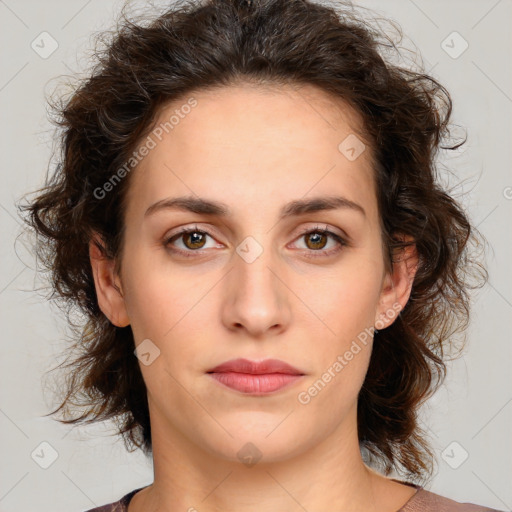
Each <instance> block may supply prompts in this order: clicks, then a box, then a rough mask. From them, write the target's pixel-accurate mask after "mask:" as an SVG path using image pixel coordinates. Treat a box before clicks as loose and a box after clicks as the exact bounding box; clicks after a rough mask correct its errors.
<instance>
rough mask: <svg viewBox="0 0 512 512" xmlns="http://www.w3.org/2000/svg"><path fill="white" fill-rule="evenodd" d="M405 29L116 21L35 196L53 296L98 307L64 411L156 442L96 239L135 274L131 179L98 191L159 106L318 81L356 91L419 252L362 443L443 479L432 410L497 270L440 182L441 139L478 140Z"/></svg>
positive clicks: (298, 9) (289, 4) (77, 348)
mask: <svg viewBox="0 0 512 512" xmlns="http://www.w3.org/2000/svg"><path fill="white" fill-rule="evenodd" d="M144 19H145V20H146V21H147V22H146V23H145V22H144V21H143V20H144ZM391 26H392V27H393V28H394V29H395V31H397V32H398V33H399V34H400V40H399V41H398V42H397V41H394V40H393V39H392V37H390V36H389V35H388V34H386V33H385V32H384V31H383V30H382V29H381V28H380V27H379V28H376V27H375V26H374V25H373V24H372V23H370V22H369V21H368V19H364V18H363V17H361V16H359V15H356V12H355V11H354V9H353V8H352V7H350V6H346V5H343V4H341V3H337V4H336V5H333V6H327V5H320V4H319V3H314V2H313V1H311V0H248V1H245V2H243V1H241V0H204V1H193V0H183V1H181V2H179V3H174V4H173V6H172V8H169V9H168V10H167V11H165V12H163V13H160V14H158V15H157V16H156V17H154V18H153V19H150V18H149V17H148V16H146V17H145V18H144V17H142V18H141V20H137V21H133V19H132V20H130V19H129V18H128V17H127V16H126V14H125V12H124V8H123V10H122V12H121V16H120V21H119V22H118V25H117V27H116V29H115V30H112V31H110V32H104V33H103V34H102V35H103V36H104V35H107V36H108V37H110V36H111V37H110V39H108V37H107V42H106V43H105V44H104V45H103V47H100V46H101V45H99V46H98V47H96V49H95V53H94V55H95V56H96V59H97V61H96V62H97V64H96V66H95V67H94V69H93V70H92V71H91V73H90V76H88V77H87V79H86V80H82V81H81V83H80V86H79V87H78V88H77V89H76V90H75V91H74V92H73V93H72V94H71V96H70V98H69V99H67V100H66V99H64V98H63V97H62V98H61V100H60V102H58V103H57V104H56V105H53V108H54V110H55V111H56V113H57V117H56V120H55V122H56V124H57V130H60V139H59V144H60V148H61V154H60V157H59V160H58V162H57V165H56V167H55V169H54V171H53V173H52V174H51V175H50V172H48V175H47V177H46V182H45V184H44V188H42V189H40V190H38V191H37V194H38V195H37V197H36V198H35V199H34V200H32V201H30V202H29V203H27V204H26V205H24V206H20V209H21V210H23V211H28V212H29V215H27V217H26V219H25V222H26V223H27V224H28V225H29V226H30V227H31V229H32V230H34V231H35V233H36V234H37V243H36V244H35V248H36V251H37V254H38V256H39V259H40V261H41V263H42V266H43V268H44V269H45V270H46V271H47V272H49V273H50V275H51V280H50V281H51V287H52V294H51V299H56V300H58V302H59V305H64V306H65V307H66V308H67V313H68V320H69V321H70V323H71V324H72V322H71V320H70V315H71V313H72V312H73V311H74V310H78V311H79V313H80V314H81V315H82V316H81V319H82V322H78V323H77V324H76V325H74V324H73V325H74V333H75V335H76V336H75V338H74V339H73V340H72V341H74V344H73V346H72V347H71V349H72V350H73V354H74V356H73V358H72V359H71V361H70V362H67V364H66V365H65V366H64V368H65V369H70V370H71V371H68V372H67V374H66V377H65V378H66V386H65V388H64V389H65V393H64V396H63V399H62V400H61V403H60V405H59V407H58V408H57V409H55V410H54V411H52V412H51V413H50V414H57V413H59V412H60V413H63V416H64V419H62V420H59V421H62V422H63V423H78V422H86V423H89V422H94V421H100V420H106V419H113V420H114V421H115V422H116V425H117V427H118V433H119V434H121V435H122V437H123V439H124V441H125V445H126V447H127V449H128V450H130V451H133V450H135V449H136V448H141V449H142V450H143V451H144V453H145V454H146V455H148V454H150V453H151V451H152V444H151V428H150V421H149V410H148V402H147V395H146V387H145V384H144V380H143V378H142V374H141V371H140V368H139V363H138V359H137V358H136V357H135V356H134V347H135V345H134V339H133V335H132V331H131V327H130V326H127V327H122V328H120V327H116V326H114V325H113V324H112V323H110V321H109V320H108V319H107V318H106V316H105V315H104V314H103V312H102V311H101V310H100V308H99V306H98V302H97V296H96V291H95V285H94V280H93V275H92V271H91V263H90V259H89V248H88V245H89V241H90V240H91V236H92V234H93V233H99V234H100V235H101V236H102V238H103V240H104V241H105V246H104V247H102V246H100V249H101V250H102V251H103V253H104V254H105V255H106V256H107V257H108V258H113V259H115V261H116V264H117V269H118V271H119V269H120V262H121V259H122V248H123V229H124V221H123V212H124V211H125V206H126V204H125V202H126V192H127V190H128V188H129V186H130V181H131V180H130V176H131V175H128V176H126V177H125V178H123V179H122V180H120V181H119V183H117V184H116V185H115V186H113V187H112V190H111V191H110V192H109V193H108V194H105V195H104V197H103V195H100V194H98V190H99V189H101V188H102V187H103V186H104V184H105V183H106V182H107V181H108V180H109V178H110V177H112V176H113V174H114V173H115V171H116V170H119V169H120V168H121V167H122V166H123V164H124V163H125V162H126V161H127V160H128V159H129V158H130V156H131V155H132V154H133V151H134V150H135V148H137V146H138V144H139V143H140V141H141V140H142V138H143V137H144V136H145V135H146V134H147V133H148V132H149V131H150V130H151V129H152V126H153V124H154V122H155V119H156V116H157V114H158V112H159V109H160V108H161V107H162V106H163V105H164V104H166V103H168V102H170V101H174V100H176V99H177V98H180V97H183V96H185V95H189V94H190V93H191V92H194V91H200V90H205V89H207V88H213V87H229V86H232V85H237V84H240V83H255V84H257V85H261V86H264V85H266V84H269V85H277V86H279V85H286V84H295V85H301V84H307V85H314V86H316V87H317V88H319V89H320V90H322V91H324V92H325V93H327V94H329V95H333V96H334V97H336V98H340V99H344V100H345V101H346V102H348V103H349V104H350V105H351V106H352V107H353V108H354V109H355V110H356V111H357V112H358V113H359V114H360V116H361V118H362V120H363V127H364V134H363V136H364V138H365V141H367V142H368V144H369V145H370V147H371V148H372V149H373V152H374V171H375V180H376V183H377V191H378V197H377V201H378V209H379V214H380V222H381V232H382V242H383V246H384V247H385V249H386V251H385V259H386V268H387V269H388V270H391V269H392V265H393V258H394V257H395V255H396V254H398V253H399V252H400V250H401V249H402V248H403V247H405V246H407V245H411V244H412V243H414V244H415V245H416V248H417V252H418V256H419V266H418V270H417V273H416V275H415V279H414V283H413V286H412V291H411V295H410V298H409V301H408V303H407V305H406V307H405V308H404V309H403V310H402V311H401V313H400V315H399V316H398V317H397V318H396V320H395V321H394V322H393V323H392V324H391V325H390V326H389V327H387V328H386V329H384V330H382V331H379V332H376V333H375V343H374V346H373V351H372V355H371V361H370V365H369V369H368V372H367V375H366V379H365V381H364V384H363V386H362V389H361V391H360V394H359V397H358V416H357V417H358V432H359V440H360V446H361V449H362V450H364V451H366V454H367V456H368V458H369V460H368V462H369V463H370V464H374V465H379V466H381V469H382V470H383V471H384V472H385V473H386V474H389V473H390V472H391V471H392V470H396V471H398V472H399V473H405V474H406V475H407V476H408V477H410V478H411V479H413V480H418V479H423V478H424V477H425V475H428V476H429V477H430V476H431V475H432V462H433V459H434V457H433V453H432V451H431V448H430V446H429V443H428V441H427V439H426V432H425V430H423V429H422V428H421V426H420V423H419V421H418V410H419V407H420V405H421V404H422V403H423V402H424V401H425V400H426V399H427V398H429V397H430V396H431V395H432V394H433V393H434V392H435V391H436V390H437V388H438V387H439V386H440V385H441V383H442V381H443V380H444V378H445V376H446V366H445V362H446V358H447V354H448V352H449V350H448V349H451V348H453V346H454V339H455V338H454V335H455V334H463V331H465V330H466V327H467V325H468V322H469V306H470V296H469V293H468V291H469V290H470V289H472V288H476V287H481V286H483V285H484V284H485V282H486V281H487V279H488V273H487V270H486V269H485V266H484V265H482V263H481V262H480V261H479V260H478V258H477V257H476V255H475V254H474V253H473V252H471V251H469V248H470V245H471V244H474V245H475V247H480V246H481V244H480V241H484V242H485V239H484V238H483V236H482V235H481V234H480V233H479V232H478V231H477V230H476V228H475V227H474V226H472V224H471V223H470V221H469V218H468V215H467V214H466V213H465V211H464V209H463V208H462V206H461V205H460V204H459V203H458V202H457V201H456V200H455V199H454V197H453V196H452V195H450V194H449V193H448V192H447V191H446V190H444V189H443V187H442V186H441V185H440V183H439V176H438V169H439V164H438V163H437V155H438V152H439V149H456V148H458V147H459V146H460V145H462V144H463V143H464V142H465V141H464V140H462V141H460V140H459V142H457V143H456V142H453V140H452V142H451V143H449V139H451V138H452V137H451V135H450V129H449V120H450V117H451V112H452V100H451V97H450V95H449V93H448V91H447V90H446V89H445V88H444V87H443V86H442V85H441V84H440V83H439V82H438V81H436V80H435V79H434V78H432V77H431V76H429V75H428V74H427V73H426V72H425V71H424V69H423V67H420V69H418V70H412V69H407V68H406V67H403V66H399V65H398V64H396V63H395V64H393V63H391V57H386V55H389V56H392V55H393V54H398V53H399V51H400V47H399V45H398V44H399V42H400V41H401V40H402V39H401V31H400V28H399V27H397V26H396V25H395V24H391ZM443 144H445V145H443ZM396 233H404V234H406V235H410V236H411V237H412V238H413V241H412V242H405V241H404V240H403V239H402V240H400V239H399V238H397V237H396V236H394V235H395V234H396ZM472 278H476V280H475V283H473V284H472V282H471V280H472ZM84 315H85V318H84ZM76 352H77V353H76ZM62 366H63V365H59V367H62ZM74 407H80V408H81V412H80V413H79V412H77V411H76V410H74Z"/></svg>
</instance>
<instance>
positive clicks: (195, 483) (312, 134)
mask: <svg viewBox="0 0 512 512" xmlns="http://www.w3.org/2000/svg"><path fill="white" fill-rule="evenodd" d="M193 96H194V98H195V99H196V100H197V106H196V107H195V108H193V109H192V110H191V112H190V113H189V114H188V115H186V116H184V119H181V120H180V122H179V124H177V125H176V126H174V129H173V130H172V131H170V132H169V134H167V135H166V136H165V137H164V138H163V139H162V141H161V142H159V143H158V144H157V146H156V147H155V148H153V149H152V150H151V151H150V152H149V154H148V155H147V156H146V157H145V158H144V159H143V160H142V161H141V163H140V164H139V165H138V167H137V168H136V170H134V171H132V172H133V174H132V175H131V176H130V179H131V183H130V187H129V194H128V203H127V209H126V211H125V225H126V234H125V240H124V247H123V256H122V262H121V263H122V265H121V272H120V274H119V275H118V274H117V273H116V272H115V270H114V262H113V261H111V260H108V259H105V258H104V257H103V256H102V254H101V253H100V251H99V250H98V249H97V248H96V246H95V245H94V244H93V243H92V242H91V244H90V256H91V264H92V268H93V273H94V279H95V284H96V290H97V295H98V302H99V305H100V307H101V309H102V311H103V312H104V313H105V315H106V316H107V317H108V318H109V319H110V321H111V322H112V323H113V324H114V325H117V326H119V327H124V326H126V325H131V327H132V330H133V333H134V338H135V343H136V344H137V345H139V344H140V343H141V342H142V341H143V340H145V339H150V340H151V342H152V343H154V345H156V346H157V347H158V349H159V350H160V355H159V356H158V357H157V358H156V359H155V360H154V361H153V362H152V363H151V364H150V365H147V366H146V365H143V364H140V367H141V371H142V373H143V377H144V380H145V382H146V386H147V389H148V401H149V409H150V415H151V431H152V438H153V452H154V483H153V485H151V486H149V487H147V488H145V489H144V490H142V491H140V492H139V493H137V494H136V495H135V497H134V498H133V499H132V501H131V503H130V505H129V512H139V511H143V510H144V511H146V512H148V511H157V510H159V511H163V510H165V511H167V512H171V511H172V512H174V511H190V512H192V511H194V510H198V511H200V512H213V511H222V512H232V511H235V510H236V511H244V512H256V511H258V512H260V511H262V510H267V511H277V510H279V511H280V512H295V511H301V512H302V511H303V510H304V509H306V510H308V512H320V511H325V510H340V511H341V510H344V511H349V510H350V511H365V512H368V511H375V512H396V511H397V510H398V509H399V508H400V507H402V506H403V505H404V504H405V503H406V502H407V501H408V500H409V499H410V498H411V496H412V495H413V494H414V493H415V489H414V488H413V487H410V486H406V485H403V484H400V483H397V482H395V481H393V480H391V479H389V478H386V477H384V476H382V475H380V474H379V473H377V472H376V471H374V470H372V469H370V468H369V467H367V466H366V465H365V464H364V462H363V461H362V458H361V453H360V450H359V444H358V437H357V428H356V426H357V416H356V413H357V397H358V393H359V391H360V389H361V386H362V384H363V381H364V377H365V375H366V371H367V369H368V364H369V360H370V355H371V349H372V345H373V339H372V337H371V336H370V337H369V341H368V343H367V344H366V345H363V344H361V343H360V346H361V350H360V351H359V352H358V353H357V355H355V356H354V358H353V359H352V360H351V361H350V362H349V363H348V364H347V365H346V366H345V367H344V368H343V370H342V371H341V372H338V373H337V374H336V377H335V378H332V379H331V381H330V382H329V383H328V384H327V385H326V386H325V388H324V389H322V391H321V392H320V393H318V394H317V395H316V396H314V397H312V398H311V400H310V402H309V403H307V404H301V403H299V401H298V398H297V397H298V394H299V393H300V392H301V391H304V390H307V389H308V388H309V387H310V386H312V385H313V383H315V382H316V381H318V379H320V378H321V377H322V374H324V372H326V370H327V369H328V368H329V367H332V365H333V363H334V362H335V361H336V360H337V357H338V356H339V355H343V354H344V353H345V352H346V351H347V350H348V349H349V348H350V346H351V344H352V342H353V341H354V340H356V339H357V336H358V334H360V333H361V332H363V331H364V330H365V328H366V329H369V328H371V327H373V326H377V328H379V329H384V328H386V327H387V326H389V325H390V324H391V323H392V322H393V321H394V320H395V319H396V313H397V311H398V310H399V309H403V307H404V306H405V304H406V303H407V300H408V298H409V295H410V291H411V286H412V282H413V278H414V274H415V272H416V267H417V261H418V259H417V254H416V251H415V248H414V247H412V249H411V248H409V249H408V250H407V252H405V253H404V255H403V257H402V258H401V260H400V261H399V262H398V263H396V264H395V265H394V267H393V271H392V273H388V272H386V270H385V265H384V254H383V250H382V246H381V232H380V227H379V217H378V210H377V199H376V192H375V184H374V178H373V171H372V161H371V158H372V155H371V149H370V147H369V146H367V147H366V150H365V151H363V153H362V154H361V155H360V156H359V157H358V158H357V159H356V160H354V161H350V160H349V159H347V158H346V156H345V155H344V154H343V153H342V152H340V150H339V149H338V146H339V144H340V142H341V141H343V140H344V139H345V138H346V137H347V136H348V135H350V134H357V133H361V132H360V131H359V130H360V128H361V120H360V119H359V117H358V115H357V114H356V112H355V111H353V110H352V109H351V108H350V107H349V106H348V105H347V104H345V103H344V102H343V101H341V100H338V101H336V102H334V100H332V99H331V98H330V97H328V96H326V95H325V93H324V92H322V91H320V90H319V89H316V88H315V87H313V86H302V87H300V88H291V87H289V86H286V87H285V86H280V87H279V88H278V87H275V88H268V87H267V88H263V87H261V86H259V87H256V86H250V85H248V84H245V85H238V86H231V87H229V88H227V87H225V88H222V89H218V90H209V91H199V92H197V93H196V94H194V95H193ZM184 103H185V101H183V102H174V103H172V104H168V105H166V106H165V107H164V108H162V109H161V110H160V117H159V119H158V120H157V124H158V123H160V122H164V121H165V120H168V119H169V117H170V115H171V114H172V112H173V111H174V110H175V109H176V108H179V107H180V105H183V104H184ZM182 195H192V196H199V197H201V198H207V199H210V200H216V201H221V202H222V203H225V204H226V205H227V206H229V208H230V209H231V210H232V215H231V216H228V217H226V218H221V217H217V216H214V215H206V214H197V213H191V212H184V211H178V210H170V209H169V210H162V211H159V212H157V213H155V214H154V215H150V216H147V217H146V218H145V216H144V212H145V211H146V209H147V208H148V207H149V206H150V205H152V204H153V203H155V202H157V201H159V200H161V199H165V198H168V197H175V196H182ZM328 195H342V196H344V197H347V198H349V199H350V200H352V201H354V202H356V203H358V204H359V205H361V206H362V207H363V208H364V210H365V213H366V214H365V215H362V214H360V213H358V212H357V211H355V210H351V209H336V210H330V211H320V212H316V213H309V214H303V215H300V216H297V217H293V218H288V219H284V220H281V221H280V220H279V219H278V212H279V209H280V208H281V206H282V205H283V204H285V203H287V202H289V201H292V200H297V199H304V198H311V197H313V196H315V197H316V196H328ZM196 224H197V227H198V229H199V230H204V231H207V232H208V233H209V236H207V235H205V236H204V237H203V238H199V242H200V243H199V250H198V249H194V247H196V246H197V245H196V246H194V241H193V240H191V239H190V237H189V236H187V235H185V236H182V237H181V238H179V237H178V239H175V240H174V242H173V244H172V245H171V246H170V247H174V248H175V249H182V250H183V251H188V252H189V253H190V254H192V253H193V254H192V257H191V258H185V257H184V256H180V255H178V254H177V253H173V252H172V251H171V248H170V247H169V246H168V247H167V248H166V247H165V241H166V240H167V239H168V238H170V235H173V234H175V233H176V232H177V231H179V230H178V229H177V228H183V227H192V228H194V227H195V226H196ZM317 226H320V227H321V228H325V227H327V228H328V229H330V230H331V231H333V232H335V233H337V234H340V235H342V234H343V232H345V233H346V234H347V235H348V236H349V237H350V240H351V241H350V243H349V245H348V246H344V247H343V246H339V245H338V243H337V242H336V240H335V239H331V238H326V239H322V238H320V241H318V239H317V240H315V238H312V236H311V234H310V235H309V236H305V235H303V234H301V230H302V229H304V228H311V231H315V228H317ZM246 237H253V238H254V239H255V240H256V241H257V242H258V243H259V245H260V247H261V249H262V251H263V252H262V253H261V255H260V256H259V257H258V258H257V259H255V260H254V261H252V262H250V263H248V262H247V261H245V260H244V259H243V258H242V257H240V256H239V254H238V253H237V252H236V248H237V247H238V246H239V245H240V244H241V243H242V241H243V240H244V239H245V238H246ZM196 244H197V242H196ZM203 244H204V245H203ZM315 244H316V245H315ZM336 248H340V251H339V252H337V253H335V254H331V255H328V256H325V255H324V256H317V257H316V258H307V257H306V255H307V254H309V255H312V256H315V255H318V254H319V251H321V250H322V249H323V250H327V251H335V250H336ZM194 251H195V252H194ZM396 308H398V309H396ZM390 311H392V312H393V313H394V314H391V315H390ZM378 322H382V323H380V324H379V323H378ZM238 357H245V358H247V359H253V360H262V359H267V358H276V359H281V360H284V361H286V362H288V363H289V364H291V365H293V366H295V367H296V368H299V369H300V370H301V371H302V372H303V373H304V374H305V375H304V376H303V377H302V378H301V379H300V380H299V381H298V382H296V383H294V384H293V385H292V386H290V387H288V388H285V389H282V390H280V391H278V392H275V393H273V394H271V395H267V396H249V395H246V394H243V393H240V392H237V391H234V390H231V389H228V388H226V387H224V386H222V385H220V384H219V383H218V382H216V381H215V380H213V379H212V378H211V377H210V376H209V375H207V374H206V373H205V372H206V371H207V370H209V369H210V368H212V367H213V366H216V365H218V364H220V363H222V362H224V361H226V360H229V359H233V358H238ZM249 442H250V443H252V444H253V445H255V446H256V447H257V449H258V450H259V452H260V453H261V455H262V457H261V459H260V460H259V461H258V462H257V463H256V464H255V465H253V466H250V467H249V466H247V465H245V464H244V463H243V462H242V461H241V460H240V459H239V458H238V456H237V453H238V452H239V450H241V448H242V447H243V446H244V445H246V443H249ZM192 507H193V508H192Z"/></svg>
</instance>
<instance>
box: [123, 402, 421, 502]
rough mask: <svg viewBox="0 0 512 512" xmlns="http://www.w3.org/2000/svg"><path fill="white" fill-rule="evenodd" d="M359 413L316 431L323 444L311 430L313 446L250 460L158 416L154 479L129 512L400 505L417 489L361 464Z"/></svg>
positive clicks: (155, 418) (136, 499)
mask: <svg viewBox="0 0 512 512" xmlns="http://www.w3.org/2000/svg"><path fill="white" fill-rule="evenodd" d="M355 413H356V411H355V410H354V411H353V414H352V415H351V416H350V417H347V418H345V419H346V420H347V421H345V422H343V423H341V424H340V425H339V428H337V429H336V430H335V431H333V432H332V433H331V434H330V435H327V436H326V435H325V433H319V434H318V435H319V438H320V440H321V441H320V442H319V443H318V444H315V439H314V436H312V437H311V438H312V441H311V446H310V447H306V448H305V449H303V450H297V453H296V454H294V455H292V456H287V455H286V454H285V455H283V456H280V457H276V456H274V457H273V458H272V457H268V458H267V459H266V458H265V453H263V454H262V455H263V456H262V458H261V459H260V460H258V461H257V462H256V463H255V464H254V465H251V466H250V465H247V464H244V463H243V462H241V461H240V460H238V458H237V457H236V455H235V456H234V457H233V458H234V459H235V460H228V459H227V458H226V457H222V456H219V454H215V453H212V452H211V451H209V450H205V449H202V448H201V447H199V446H198V445H197V444H193V443H192V442H191V441H190V439H189V438H188V437H187V436H186V433H185V432H179V431H178V430H176V429H175V428H173V427H172V426H170V425H169V424H168V423H165V422H162V421H159V419H160V418H161V416H158V415H157V416H156V417H155V416H153V417H152V424H151V427H152V440H153V453H154V459H153V462H154V477H155V478H154V483H153V485H151V486H149V487H147V488H146V489H144V490H143V491H141V492H139V493H137V494H136V495H135V496H134V498H133V499H132V502H131V503H130V507H129V512H138V511H139V510H140V511H142V510H144V511H146V512H153V511H157V510H158V511H166V512H175V511H178V510H179V511H188V512H195V511H200V512H219V511H222V512H235V511H237V512H239V511H240V510H243V511H244V512H260V511H261V510H279V511H280V512H296V511H299V510H300V511H303V510H308V511H317V510H351V511H354V512H356V511H361V512H362V511H365V512H370V511H371V512H373V511H375V512H377V511H381V510H387V511H393V510H398V509H399V508H400V506H401V505H402V504H403V503H405V501H406V499H408V498H409V497H410V496H411V495H412V494H413V492H414V490H413V489H412V488H405V486H402V485H401V484H397V483H395V482H392V481H391V480H389V479H386V478H385V477H383V476H381V475H379V474H378V473H376V472H374V471H373V470H371V469H370V468H368V467H367V466H366V465H365V464H364V462H363V460H362V458H361V453H360V449H359V442H358V437H357V427H356V425H357V422H356V421H355V417H356V416H355ZM349 419H352V421H349ZM153 420H155V421H153ZM231 442H232V443H233V440H231ZM233 444H234V445H236V446H240V447H241V446H243V445H244V444H245V443H244V442H241V443H233ZM246 450H247V451H248V452H250V450H249V449H246ZM237 451H238V450H237V449H234V450H233V452H234V453H235V454H236V452H237ZM390 487H393V490H392V492H390V491H391V489H390ZM397 491H398V492H397ZM386 500H387V501H386ZM383 507H388V508H383ZM393 507H396V508H393Z"/></svg>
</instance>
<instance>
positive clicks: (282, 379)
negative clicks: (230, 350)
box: [207, 359, 304, 395]
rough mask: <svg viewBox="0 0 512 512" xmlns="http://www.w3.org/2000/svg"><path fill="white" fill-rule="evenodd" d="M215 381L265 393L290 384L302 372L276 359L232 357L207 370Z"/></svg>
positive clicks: (240, 389)
mask: <svg viewBox="0 0 512 512" xmlns="http://www.w3.org/2000/svg"><path fill="white" fill-rule="evenodd" d="M207 374H208V375H210V376H211V377H212V378H213V379H215V381H217V382H218V383H220V384H221V385H223V386H226V387H228V388H230V389H234V390H236V391H239V392H241V393H245V394H250V395H266V394H268V393H273V392H276V391H279V390H281V389H284V388H285V387H288V386H290V385H291V384H293V383H295V382H297V381H298V380H300V379H301V378H302V377H303V376H304V373H303V372H301V371H300V370H298V369H297V368H295V367H293V366H291V365H289V364H288V363H285V362H284V361H280V360H278V359H266V360H264V361H260V362H258V361H249V360H247V359H233V360H231V361H226V362H225V363H222V364H220V365H218V366H216V367H214V368H212V369H210V370H208V371H207Z"/></svg>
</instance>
